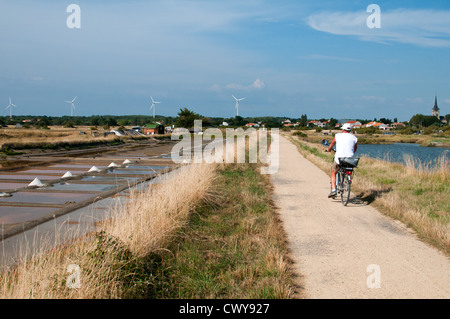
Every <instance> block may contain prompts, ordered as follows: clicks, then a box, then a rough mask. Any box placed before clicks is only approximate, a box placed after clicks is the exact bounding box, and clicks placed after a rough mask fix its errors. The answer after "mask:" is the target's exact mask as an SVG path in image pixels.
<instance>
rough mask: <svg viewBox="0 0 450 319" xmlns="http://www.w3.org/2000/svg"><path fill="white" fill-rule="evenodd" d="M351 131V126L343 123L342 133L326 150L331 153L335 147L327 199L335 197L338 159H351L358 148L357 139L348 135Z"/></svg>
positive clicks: (336, 136) (337, 135)
mask: <svg viewBox="0 0 450 319" xmlns="http://www.w3.org/2000/svg"><path fill="white" fill-rule="evenodd" d="M351 130H352V126H351V124H349V123H345V124H344V125H343V126H342V133H337V134H336V135H335V137H334V139H333V141H332V142H331V143H330V145H329V146H328V148H327V149H326V152H331V150H332V149H333V147H334V146H335V145H336V154H335V155H334V160H333V165H332V166H331V193H330V194H329V195H328V198H331V197H335V196H336V173H337V172H338V171H339V158H342V157H353V156H354V155H355V153H356V149H357V148H358V139H357V138H356V136H355V135H353V134H351V133H350V132H351Z"/></svg>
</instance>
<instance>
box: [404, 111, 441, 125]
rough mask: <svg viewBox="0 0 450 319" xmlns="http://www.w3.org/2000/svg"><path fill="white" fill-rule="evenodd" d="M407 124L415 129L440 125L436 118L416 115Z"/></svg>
mask: <svg viewBox="0 0 450 319" xmlns="http://www.w3.org/2000/svg"><path fill="white" fill-rule="evenodd" d="M409 123H410V124H411V125H413V126H417V127H419V126H423V127H428V126H431V125H433V124H437V125H440V124H441V121H440V120H439V119H438V118H437V117H436V116H431V115H423V114H416V115H414V116H413V117H412V118H411V119H410V120H409Z"/></svg>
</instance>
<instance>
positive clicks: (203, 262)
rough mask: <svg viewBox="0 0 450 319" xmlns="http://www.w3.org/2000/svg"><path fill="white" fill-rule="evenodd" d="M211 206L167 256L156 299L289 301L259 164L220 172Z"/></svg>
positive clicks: (279, 235) (280, 244)
mask: <svg viewBox="0 0 450 319" xmlns="http://www.w3.org/2000/svg"><path fill="white" fill-rule="evenodd" d="M215 192H216V195H215V196H214V201H213V202H205V203H204V204H203V205H201V206H200V207H198V208H197V209H196V211H195V212H194V213H193V214H192V216H191V218H190V221H189V225H188V226H187V227H186V228H185V229H183V231H182V232H180V234H179V240H177V241H176V242H175V243H174V244H173V245H172V247H171V248H170V249H169V251H170V252H167V253H165V254H164V257H163V260H162V263H161V266H160V272H159V274H158V276H157V281H158V282H157V284H158V285H159V289H158V291H159V293H158V294H157V295H156V298H187V299H190V298H201V299H210V298H224V299H228V298H252V299H253V298H257V299H259V298H267V299H272V298H290V297H291V296H292V291H293V286H292V282H291V274H290V272H289V261H288V260H287V259H286V257H285V256H286V255H287V252H286V247H285V246H284V233H283V231H282V228H281V226H280V224H279V222H278V220H277V217H276V215H275V213H274V210H275V209H274V207H273V206H272V204H271V201H270V200H268V198H270V195H271V194H270V185H269V183H268V180H266V177H264V176H262V175H260V174H259V171H258V167H257V165H252V164H239V165H235V164H231V165H227V166H225V167H224V168H223V169H221V170H220V176H219V178H218V181H217V184H216V187H215Z"/></svg>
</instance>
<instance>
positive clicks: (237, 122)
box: [234, 115, 246, 126]
mask: <svg viewBox="0 0 450 319" xmlns="http://www.w3.org/2000/svg"><path fill="white" fill-rule="evenodd" d="M245 124H246V123H245V121H244V118H243V117H242V116H239V115H237V116H235V118H234V125H236V126H243V125H245Z"/></svg>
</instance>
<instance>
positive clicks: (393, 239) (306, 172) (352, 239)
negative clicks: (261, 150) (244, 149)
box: [271, 137, 450, 299]
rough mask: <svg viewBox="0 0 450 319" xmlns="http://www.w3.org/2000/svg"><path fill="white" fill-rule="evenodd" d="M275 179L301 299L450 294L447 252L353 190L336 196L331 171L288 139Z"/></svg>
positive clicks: (282, 143) (283, 143)
mask: <svg viewBox="0 0 450 319" xmlns="http://www.w3.org/2000/svg"><path fill="white" fill-rule="evenodd" d="M271 178H272V182H273V185H274V188H275V202H276V204H277V206H278V207H279V212H280V215H281V218H282V221H283V224H284V227H285V231H286V233H287V236H288V241H289V248H290V250H291V255H292V256H291V257H292V258H293V260H294V261H295V271H296V273H297V274H298V275H299V284H300V286H301V291H300V294H301V297H303V298H307V299H317V298H320V299H334V298H355V299H363V298H386V299H399V298H402V299H406V298H421V299H422V298H423V299H425V298H436V299H437V298H439V299H447V298H449V297H450V262H449V260H448V258H447V257H445V256H444V255H443V254H442V253H440V252H439V251H438V250H436V249H435V248H433V247H430V246H429V245H427V244H425V243H423V242H421V241H420V240H418V239H417V238H416V236H415V235H414V234H412V233H411V232H410V231H409V230H408V229H407V228H406V227H405V226H404V225H403V224H401V223H400V222H396V221H394V220H392V219H390V218H388V217H385V216H383V215H382V214H381V213H380V212H379V211H377V210H376V209H374V208H373V207H370V206H367V205H366V204H365V203H363V202H361V201H358V199H357V198H355V197H354V196H353V195H352V198H351V199H350V203H349V204H348V206H347V207H344V206H343V205H342V204H341V203H340V202H339V201H338V200H337V199H336V200H332V199H328V198H327V195H328V193H329V191H330V186H329V176H328V175H327V174H325V173H324V172H323V171H321V170H320V169H319V168H317V167H316V166H315V165H314V164H312V163H311V162H309V161H308V160H306V159H305V158H304V157H303V156H302V155H301V154H300V153H299V152H298V151H297V148H296V147H295V146H294V145H293V144H292V143H291V142H289V141H288V140H287V139H286V138H284V137H280V167H279V171H278V172H277V173H276V174H274V175H272V176H271Z"/></svg>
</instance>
